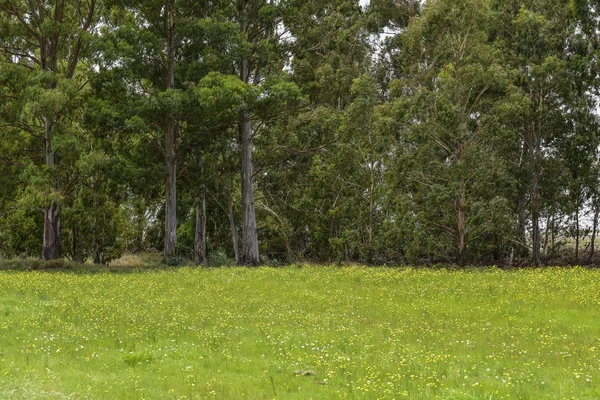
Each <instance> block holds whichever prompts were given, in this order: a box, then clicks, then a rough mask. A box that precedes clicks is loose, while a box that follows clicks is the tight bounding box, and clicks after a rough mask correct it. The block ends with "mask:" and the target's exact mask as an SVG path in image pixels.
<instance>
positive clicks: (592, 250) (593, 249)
mask: <svg viewBox="0 0 600 400" xmlns="http://www.w3.org/2000/svg"><path fill="white" fill-rule="evenodd" d="M598 211H599V208H598V206H595V207H594V225H593V227H592V240H591V242H590V263H592V262H594V255H595V253H596V232H598Z"/></svg>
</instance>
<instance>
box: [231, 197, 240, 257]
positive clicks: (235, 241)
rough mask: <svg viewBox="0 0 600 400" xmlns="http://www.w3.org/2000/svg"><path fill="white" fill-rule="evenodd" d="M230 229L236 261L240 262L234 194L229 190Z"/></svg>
mask: <svg viewBox="0 0 600 400" xmlns="http://www.w3.org/2000/svg"><path fill="white" fill-rule="evenodd" d="M228 211H229V212H228V214H229V229H231V242H232V244H233V253H234V255H235V262H236V263H239V262H240V250H239V247H238V235H239V234H238V229H237V226H236V225H235V219H234V218H233V196H232V194H231V192H229V209H228Z"/></svg>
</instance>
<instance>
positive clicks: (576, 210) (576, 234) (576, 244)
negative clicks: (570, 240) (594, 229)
mask: <svg viewBox="0 0 600 400" xmlns="http://www.w3.org/2000/svg"><path fill="white" fill-rule="evenodd" d="M579 237H580V233H579V201H577V206H576V209H575V262H579Z"/></svg>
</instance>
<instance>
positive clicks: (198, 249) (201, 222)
mask: <svg viewBox="0 0 600 400" xmlns="http://www.w3.org/2000/svg"><path fill="white" fill-rule="evenodd" d="M194 261H195V262H196V265H203V264H206V261H207V260H206V197H204V196H203V197H202V202H201V206H200V207H196V237H195V240H194Z"/></svg>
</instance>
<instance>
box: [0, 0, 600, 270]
mask: <svg viewBox="0 0 600 400" xmlns="http://www.w3.org/2000/svg"><path fill="white" fill-rule="evenodd" d="M597 13H598V9H597V7H596V6H595V5H594V4H593V2H591V1H588V0H561V1H550V0H542V1H530V0H515V1H508V2H507V1H500V0H458V1H457V0H429V1H427V2H424V1H421V2H419V1H413V0H406V1H388V0H371V2H370V3H369V4H367V5H365V4H364V2H359V1H358V0H315V1H298V0H279V1H273V0H236V1H220V0H217V1H184V0H156V1H138V0H128V1H125V2H113V1H109V0H104V1H100V0H89V1H87V2H78V1H74V0H46V1H40V2H38V3H37V4H35V5H34V4H33V3H31V2H25V1H18V0H2V1H0V214H1V216H2V218H0V221H1V222H0V251H1V253H2V255H3V256H5V257H11V256H18V255H22V256H38V255H39V254H40V248H43V251H42V252H41V254H42V257H44V258H56V257H61V256H66V257H69V258H72V259H77V260H84V259H90V260H93V261H94V262H96V263H108V262H110V261H111V260H112V259H115V258H118V257H119V256H120V255H121V254H123V252H126V251H128V252H137V251H142V250H145V251H148V250H152V251H158V252H164V255H165V256H166V257H167V258H166V259H165V260H166V261H169V260H170V259H178V260H179V259H180V257H189V258H193V257H194V256H195V258H196V261H197V262H198V263H207V261H208V260H210V259H211V258H213V259H218V260H221V261H222V262H227V259H228V258H229V259H230V260H232V261H235V262H241V263H245V264H257V263H260V262H272V263H277V262H285V261H293V260H298V259H307V260H314V261H329V262H341V261H360V262H366V263H371V264H382V263H402V262H412V263H419V262H421V263H434V262H458V263H461V264H462V263H479V262H486V263H489V262H494V263H506V262H513V263H514V262H522V260H530V261H531V262H532V263H534V264H540V263H544V262H549V261H550V260H553V261H554V262H559V259H562V261H563V262H568V263H571V262H577V263H582V262H593V261H594V256H595V252H596V251H595V248H596V244H595V242H596V237H597V230H598V220H599V213H600V190H599V181H600V176H599V174H600V163H599V161H598V148H599V145H600V136H599V135H598V133H597V132H598V128H599V126H598V125H599V124H598V122H599V121H598V115H597V107H598V104H597V95H598V88H599V81H598V72H599V68H598V55H599V47H598V46H599V44H600V40H599V39H600V37H599V35H598V32H599V27H598V21H599V18H598V14H597ZM257 243H258V247H257ZM207 256H208V260H207ZM526 262H527V261H526Z"/></svg>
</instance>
